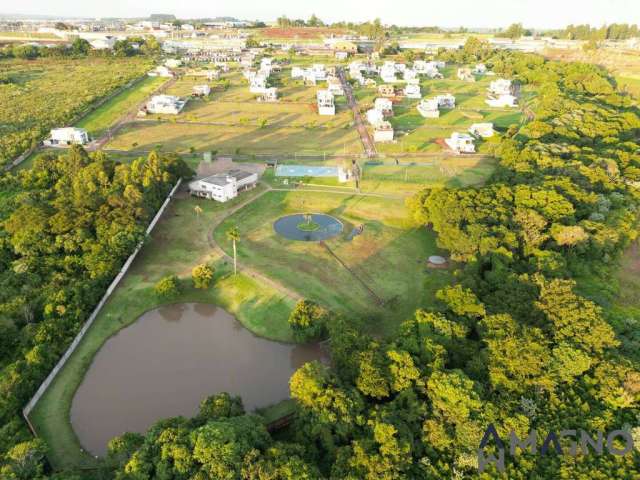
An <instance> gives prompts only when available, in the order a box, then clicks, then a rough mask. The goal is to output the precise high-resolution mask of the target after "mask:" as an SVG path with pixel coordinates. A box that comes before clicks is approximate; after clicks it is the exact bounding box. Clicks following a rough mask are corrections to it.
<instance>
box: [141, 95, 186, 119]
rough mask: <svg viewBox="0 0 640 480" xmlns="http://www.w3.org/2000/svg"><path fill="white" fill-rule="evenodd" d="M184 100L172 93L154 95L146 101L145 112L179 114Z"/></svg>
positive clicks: (184, 102)
mask: <svg viewBox="0 0 640 480" xmlns="http://www.w3.org/2000/svg"><path fill="white" fill-rule="evenodd" d="M186 103H187V102H186V101H185V100H181V99H180V97H175V96H173V95H155V96H153V97H151V100H149V101H148V102H147V113H164V114H168V115H177V114H179V113H180V112H181V111H182V109H183V108H184V106H185V105H186Z"/></svg>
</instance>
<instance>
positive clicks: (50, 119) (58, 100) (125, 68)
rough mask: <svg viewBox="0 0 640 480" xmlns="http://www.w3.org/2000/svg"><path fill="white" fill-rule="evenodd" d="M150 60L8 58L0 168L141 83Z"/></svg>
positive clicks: (0, 88) (0, 67)
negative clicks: (121, 90)
mask: <svg viewBox="0 0 640 480" xmlns="http://www.w3.org/2000/svg"><path fill="white" fill-rule="evenodd" d="M150 64H151V61H150V60H149V59H148V58H119V57H104V58H103V57H95V58H94V57H91V58H86V59H72V58H56V57H48V58H37V59H33V60H23V59H4V60H2V61H0V76H6V77H7V78H8V79H9V83H6V84H1V85H0V132H1V134H0V164H3V163H6V162H9V161H10V160H12V159H14V158H15V157H17V156H18V155H19V154H20V153H22V152H24V151H27V150H28V149H29V148H31V147H32V146H34V145H37V144H38V143H39V142H40V141H41V140H43V139H44V138H45V136H46V135H47V134H48V133H49V130H50V129H51V128H55V127H63V126H68V125H69V124H71V123H72V122H73V121H75V119H76V118H77V117H79V116H80V115H81V114H82V113H85V112H86V111H89V110H90V108H91V106H92V105H95V104H96V103H97V102H98V101H100V99H102V98H104V97H105V96H107V95H109V94H110V93H112V92H114V91H116V90H117V89H118V88H120V87H122V86H123V85H126V84H127V83H129V82H130V81H132V80H134V79H136V78H139V77H140V76H141V75H143V74H144V72H146V71H147V70H148V69H149V65H150Z"/></svg>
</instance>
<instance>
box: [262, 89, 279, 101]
mask: <svg viewBox="0 0 640 480" xmlns="http://www.w3.org/2000/svg"><path fill="white" fill-rule="evenodd" d="M258 100H259V101H260V102H277V101H278V89H277V88H276V87H269V88H265V90H264V93H263V94H262V96H260V97H259V98H258Z"/></svg>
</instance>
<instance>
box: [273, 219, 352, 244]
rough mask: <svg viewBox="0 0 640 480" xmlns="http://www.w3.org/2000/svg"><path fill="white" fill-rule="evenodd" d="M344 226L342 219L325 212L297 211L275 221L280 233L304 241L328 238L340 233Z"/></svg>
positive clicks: (274, 225)
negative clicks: (309, 212) (307, 212)
mask: <svg viewBox="0 0 640 480" xmlns="http://www.w3.org/2000/svg"><path fill="white" fill-rule="evenodd" d="M342 228H343V227H342V222H340V220H338V219H337V218H335V217H332V216H331V215H325V214H324V213H311V214H308V215H307V214H303V213H296V214H293V215H286V216H284V217H280V218H279V219H278V220H276V221H275V222H274V223H273V229H274V230H275V231H276V233H277V234H278V235H282V236H283V237H285V238H288V239H289V240H300V241H303V242H320V241H322V240H327V239H329V238H332V237H335V236H336V235H338V234H340V232H342Z"/></svg>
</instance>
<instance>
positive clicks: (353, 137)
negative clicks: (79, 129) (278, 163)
mask: <svg viewBox="0 0 640 480" xmlns="http://www.w3.org/2000/svg"><path fill="white" fill-rule="evenodd" d="M157 145H162V146H163V148H164V149H165V150H167V151H176V152H186V151H188V150H189V149H190V148H191V147H193V148H195V149H196V150H198V151H203V150H217V151H218V153H248V154H252V153H282V152H303V151H312V152H327V153H341V152H346V153H360V152H361V151H362V146H361V144H360V137H359V136H358V134H357V133H356V131H355V130H354V129H352V128H342V129H322V128H309V129H306V128H290V127H282V128H278V127H270V126H269V125H267V126H266V127H264V128H260V127H255V126H219V125H202V124H195V123H173V122H162V123H157V122H148V121H145V122H137V123H132V124H129V125H126V126H125V127H124V128H123V129H122V130H121V131H120V132H118V135H116V136H115V137H114V138H113V140H112V141H111V142H109V143H108V144H107V146H106V148H107V149H115V150H150V149H153V148H155V147H156V146H157Z"/></svg>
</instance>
